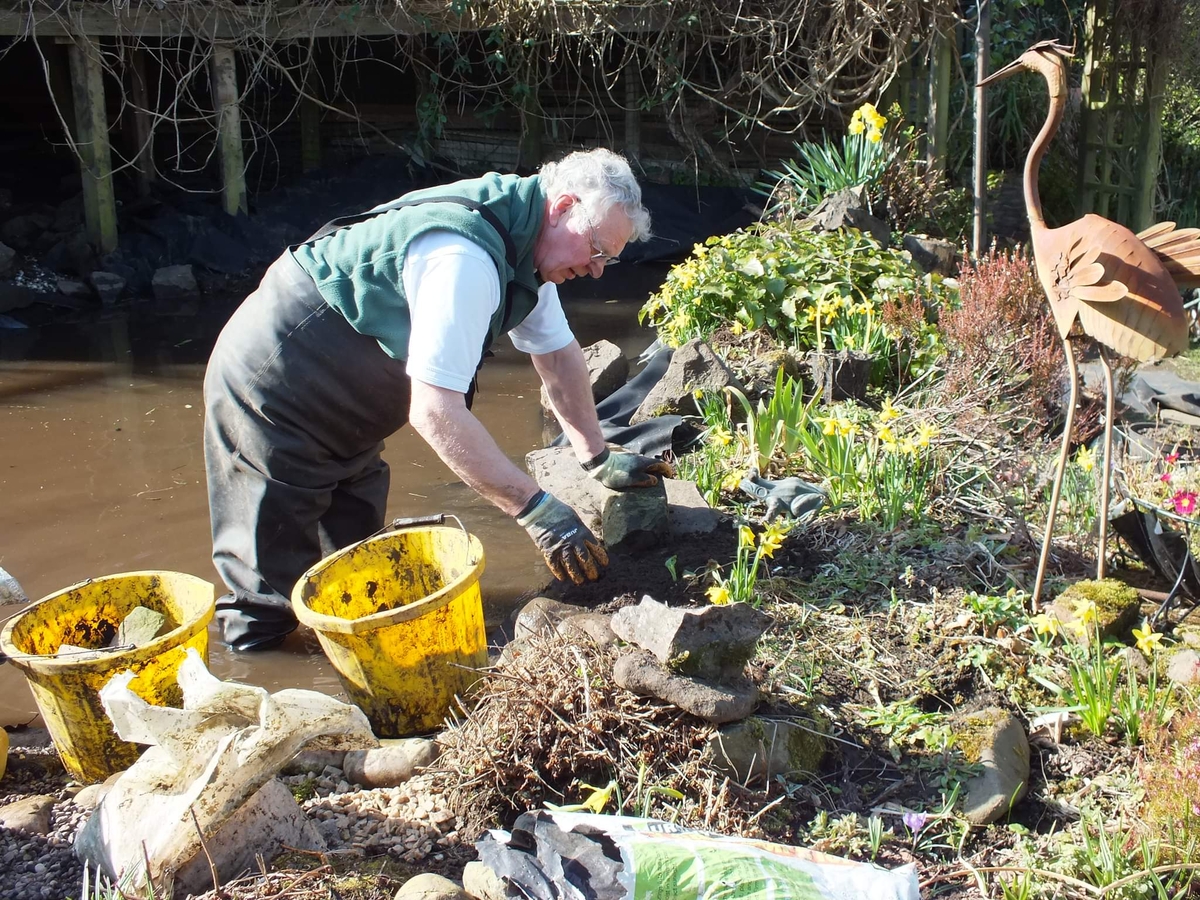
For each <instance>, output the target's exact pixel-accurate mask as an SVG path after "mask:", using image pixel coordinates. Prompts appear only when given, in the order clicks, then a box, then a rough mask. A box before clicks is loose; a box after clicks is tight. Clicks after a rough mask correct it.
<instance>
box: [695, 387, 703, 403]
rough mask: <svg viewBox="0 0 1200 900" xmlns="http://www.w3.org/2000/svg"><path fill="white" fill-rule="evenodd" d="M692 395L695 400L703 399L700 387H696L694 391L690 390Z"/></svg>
mask: <svg viewBox="0 0 1200 900" xmlns="http://www.w3.org/2000/svg"><path fill="white" fill-rule="evenodd" d="M692 396H693V397H695V398H696V399H697V400H703V399H704V391H703V390H701V389H700V388H696V389H695V390H694V391H692Z"/></svg>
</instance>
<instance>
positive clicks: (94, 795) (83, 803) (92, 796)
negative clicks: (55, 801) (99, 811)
mask: <svg viewBox="0 0 1200 900" xmlns="http://www.w3.org/2000/svg"><path fill="white" fill-rule="evenodd" d="M124 774H125V773H124V771H121V772H114V773H113V774H112V775H109V776H108V778H106V779H105V780H104V781H102V782H101V783H100V784H89V785H87V786H86V787H83V788H80V789H79V791H78V792H77V793H76V794H75V796H74V798H73V799H74V801H75V805H76V806H78V807H79V808H80V809H95V808H96V807H97V806H99V805H100V801H101V800H103V799H104V798H105V796H106V795H107V794H108V792H109V791H110V790H111V789H112V786H113V785H114V784H116V783H117V779H118V778H120V777H121V776H122V775H124Z"/></svg>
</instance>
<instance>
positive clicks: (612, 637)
mask: <svg viewBox="0 0 1200 900" xmlns="http://www.w3.org/2000/svg"><path fill="white" fill-rule="evenodd" d="M557 630H558V633H559V634H561V635H562V636H563V637H565V638H568V639H576V638H579V637H584V638H587V639H588V640H590V641H591V642H592V643H594V644H596V645H597V646H600V647H604V646H607V645H608V644H615V643H616V641H617V636H616V634H614V633H613V630H612V616H611V615H609V614H606V613H598V612H585V613H580V614H579V615H576V616H571V617H570V618H567V619H563V620H562V621H561V622H559V623H558V629H557Z"/></svg>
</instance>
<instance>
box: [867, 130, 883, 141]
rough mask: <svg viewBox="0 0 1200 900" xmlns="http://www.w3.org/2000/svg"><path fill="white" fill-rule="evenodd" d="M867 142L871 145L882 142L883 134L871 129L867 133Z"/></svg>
mask: <svg viewBox="0 0 1200 900" xmlns="http://www.w3.org/2000/svg"><path fill="white" fill-rule="evenodd" d="M867 140H868V141H870V142H871V143H872V144H878V143H879V142H880V141H882V140H883V132H882V131H878V130H876V129H874V128H872V129H871V130H870V131H868V132H867Z"/></svg>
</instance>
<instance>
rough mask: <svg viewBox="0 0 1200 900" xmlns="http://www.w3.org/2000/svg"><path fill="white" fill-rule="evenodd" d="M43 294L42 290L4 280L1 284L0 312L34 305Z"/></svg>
mask: <svg viewBox="0 0 1200 900" xmlns="http://www.w3.org/2000/svg"><path fill="white" fill-rule="evenodd" d="M43 296H44V295H43V293H42V292H41V291H35V290H34V289H33V288H31V287H25V285H23V284H12V283H11V282H4V283H3V284H0V313H5V312H8V311H9V310H10V309H24V308H25V307H27V306H32V305H33V304H35V303H37V302H38V301H39V300H41V299H42V297H43Z"/></svg>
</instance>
